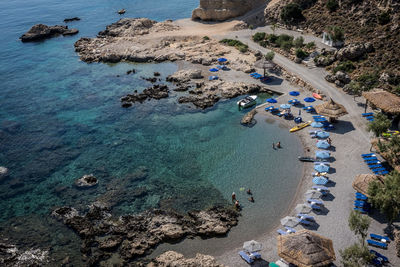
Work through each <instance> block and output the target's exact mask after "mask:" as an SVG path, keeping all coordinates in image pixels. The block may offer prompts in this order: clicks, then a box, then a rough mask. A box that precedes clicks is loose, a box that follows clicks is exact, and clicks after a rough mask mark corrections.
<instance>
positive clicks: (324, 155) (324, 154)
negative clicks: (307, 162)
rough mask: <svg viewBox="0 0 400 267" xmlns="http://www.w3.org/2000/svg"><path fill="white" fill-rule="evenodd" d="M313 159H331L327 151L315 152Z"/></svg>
mask: <svg viewBox="0 0 400 267" xmlns="http://www.w3.org/2000/svg"><path fill="white" fill-rule="evenodd" d="M315 157H316V158H319V159H327V158H330V157H331V154H330V153H329V152H328V151H317V152H315Z"/></svg>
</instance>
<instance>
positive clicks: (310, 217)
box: [296, 213, 315, 222]
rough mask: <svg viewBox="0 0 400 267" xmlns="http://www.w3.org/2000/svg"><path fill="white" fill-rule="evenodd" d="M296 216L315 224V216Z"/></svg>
mask: <svg viewBox="0 0 400 267" xmlns="http://www.w3.org/2000/svg"><path fill="white" fill-rule="evenodd" d="M296 216H297V217H299V218H300V219H303V220H307V221H313V222H315V218H314V216H311V215H308V214H303V213H299V214H297V215H296Z"/></svg>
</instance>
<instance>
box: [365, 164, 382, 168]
mask: <svg viewBox="0 0 400 267" xmlns="http://www.w3.org/2000/svg"><path fill="white" fill-rule="evenodd" d="M382 167H383V166H382V164H376V165H368V168H370V169H376V168H382Z"/></svg>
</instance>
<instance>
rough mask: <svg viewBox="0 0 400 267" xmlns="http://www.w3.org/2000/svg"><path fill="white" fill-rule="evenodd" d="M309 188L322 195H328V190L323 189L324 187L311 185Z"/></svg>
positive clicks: (326, 188)
mask: <svg viewBox="0 0 400 267" xmlns="http://www.w3.org/2000/svg"><path fill="white" fill-rule="evenodd" d="M311 188H312V189H315V190H317V191H320V192H321V193H322V194H328V193H329V188H328V187H325V186H320V185H313V186H312V187H311Z"/></svg>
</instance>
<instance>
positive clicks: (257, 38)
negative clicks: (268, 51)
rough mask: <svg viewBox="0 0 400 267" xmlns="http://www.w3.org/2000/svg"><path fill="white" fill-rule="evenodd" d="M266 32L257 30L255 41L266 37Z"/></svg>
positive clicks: (254, 36)
mask: <svg viewBox="0 0 400 267" xmlns="http://www.w3.org/2000/svg"><path fill="white" fill-rule="evenodd" d="M265 36H266V33H265V32H257V33H256V34H254V35H253V41H254V42H260V41H262V40H264V39H265Z"/></svg>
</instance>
